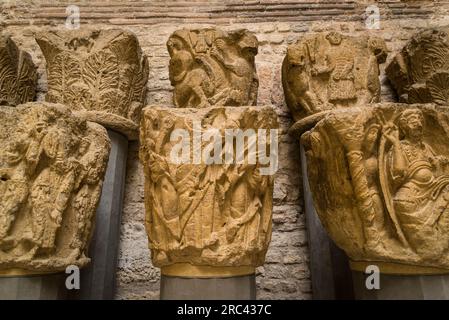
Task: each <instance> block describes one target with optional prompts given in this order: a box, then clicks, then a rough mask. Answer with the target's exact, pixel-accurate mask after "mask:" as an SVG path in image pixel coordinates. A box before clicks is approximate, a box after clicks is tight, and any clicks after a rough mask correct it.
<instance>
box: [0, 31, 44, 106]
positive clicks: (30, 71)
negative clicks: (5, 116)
mask: <svg viewBox="0 0 449 320" xmlns="http://www.w3.org/2000/svg"><path fill="white" fill-rule="evenodd" d="M36 86H37V72H36V67H35V65H34V63H33V60H32V59H31V56H30V55H29V54H28V53H27V52H24V51H23V50H20V49H19V48H18V47H17V45H16V44H15V43H14V41H13V40H12V39H11V37H10V36H9V35H7V34H3V33H2V34H1V35H0V105H10V106H15V105H18V104H21V103H25V102H29V101H32V100H33V99H34V98H35V96H36Z"/></svg>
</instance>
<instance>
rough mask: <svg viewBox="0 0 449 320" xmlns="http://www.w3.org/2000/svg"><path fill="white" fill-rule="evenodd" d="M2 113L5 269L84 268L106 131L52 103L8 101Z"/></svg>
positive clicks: (0, 247)
mask: <svg viewBox="0 0 449 320" xmlns="http://www.w3.org/2000/svg"><path fill="white" fill-rule="evenodd" d="M0 116H1V117H2V119H4V126H3V127H2V128H0V140H1V142H2V143H3V144H4V145H5V148H4V149H2V150H0V189H1V191H2V192H1V193H0V199H1V203H0V272H7V273H10V272H12V271H11V269H12V270H13V271H14V270H20V273H21V274H22V273H25V274H27V273H28V272H31V273H39V272H56V271H62V270H65V267H66V266H68V265H78V266H80V267H83V266H85V265H86V264H87V263H88V262H89V258H88V257H87V255H86V247H87V245H88V242H89V238H90V234H91V230H92V227H91V224H92V221H93V218H94V216H93V215H94V213H95V210H96V206H97V204H98V200H99V198H100V192H101V184H102V179H103V176H104V172H105V169H106V163H107V158H108V154H109V139H108V136H107V132H106V130H105V129H104V128H103V127H101V126H99V125H98V124H95V123H91V122H87V121H86V120H85V118H83V117H79V116H75V115H74V114H72V113H71V112H70V110H69V109H68V108H67V107H65V106H63V105H57V104H50V103H42V102H41V103H28V104H25V105H19V106H16V107H5V106H2V107H0ZM14 272H17V271H14Z"/></svg>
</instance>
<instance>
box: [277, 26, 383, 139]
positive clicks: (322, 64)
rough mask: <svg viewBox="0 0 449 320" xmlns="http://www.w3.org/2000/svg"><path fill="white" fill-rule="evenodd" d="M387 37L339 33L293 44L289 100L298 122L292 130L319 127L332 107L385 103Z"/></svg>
mask: <svg viewBox="0 0 449 320" xmlns="http://www.w3.org/2000/svg"><path fill="white" fill-rule="evenodd" d="M386 51H387V50H386V46H385V42H384V41H383V40H382V39H380V38H377V37H370V36H360V37H353V36H346V35H342V34H340V33H338V32H334V31H332V32H326V33H324V32H323V33H317V34H312V35H306V36H304V37H302V38H301V39H299V40H298V41H297V42H296V43H295V44H292V45H290V46H289V47H288V49H287V54H286V56H285V58H284V61H283V64H282V84H283V87H284V94H285V100H286V102H287V105H288V107H289V109H290V111H291V113H292V115H293V118H294V119H295V120H296V121H298V122H297V123H296V124H295V126H294V127H293V128H292V130H296V131H302V130H304V129H306V128H308V127H310V126H313V124H315V123H316V122H317V121H318V120H319V119H320V118H321V117H322V116H323V115H324V114H326V112H328V111H330V110H334V109H339V108H347V107H358V106H363V105H366V104H367V103H374V102H379V97H380V82H379V64H381V63H383V62H384V61H385V59H386V56H387V53H386Z"/></svg>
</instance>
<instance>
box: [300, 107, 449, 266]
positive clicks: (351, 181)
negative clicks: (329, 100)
mask: <svg viewBox="0 0 449 320" xmlns="http://www.w3.org/2000/svg"><path fill="white" fill-rule="evenodd" d="M448 139H449V110H448V109H447V107H440V106H436V105H432V104H427V105H426V104H413V105H406V104H394V103H383V104H374V105H366V106H363V107H354V108H347V109H337V110H333V111H331V112H328V113H327V114H326V115H325V116H324V117H323V118H322V119H321V120H320V121H319V122H318V123H317V124H316V125H315V126H314V127H313V128H312V129H311V130H309V131H307V132H305V133H304V134H303V135H302V139H301V140H302V144H303V146H304V148H305V151H306V158H307V170H308V181H309V184H310V188H311V190H312V194H313V200H314V205H315V209H316V211H317V213H318V215H319V217H320V220H321V221H322V223H323V225H324V227H325V229H326V230H327V232H328V233H329V235H330V237H331V238H332V239H333V240H334V241H335V243H336V244H337V245H338V246H339V247H340V248H342V249H343V250H344V251H345V252H346V253H347V255H348V256H349V257H350V259H351V267H352V268H353V269H354V270H359V271H364V270H365V267H366V265H369V264H375V265H378V266H379V267H380V270H381V272H383V273H393V274H432V273H449V209H448V208H449V144H448V143H447V141H448Z"/></svg>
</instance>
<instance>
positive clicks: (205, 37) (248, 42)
mask: <svg viewBox="0 0 449 320" xmlns="http://www.w3.org/2000/svg"><path fill="white" fill-rule="evenodd" d="M258 46H259V43H258V41H257V38H256V37H255V36H254V34H252V33H251V32H249V31H247V30H239V31H231V32H226V31H222V30H219V29H215V28H208V29H192V30H189V29H182V30H177V31H175V32H174V33H173V34H172V35H171V36H170V38H169V39H168V41H167V49H168V51H169V53H170V66H169V74H170V82H171V84H172V86H174V87H175V89H174V93H173V102H174V104H175V106H177V107H181V108H205V107H210V106H251V105H256V103H257V89H258V87H259V80H258V78H257V72H256V67H255V64H254V57H255V56H256V54H257V50H258Z"/></svg>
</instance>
